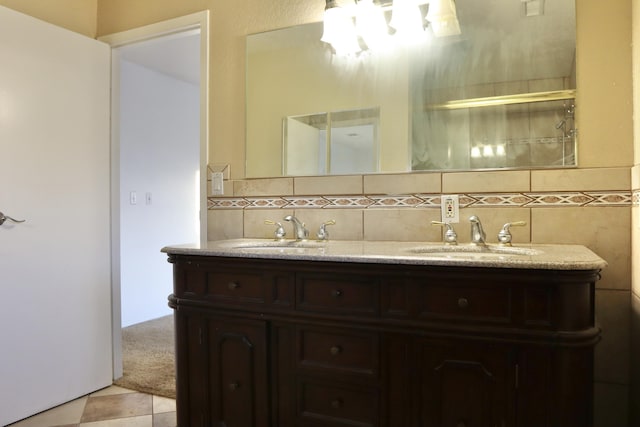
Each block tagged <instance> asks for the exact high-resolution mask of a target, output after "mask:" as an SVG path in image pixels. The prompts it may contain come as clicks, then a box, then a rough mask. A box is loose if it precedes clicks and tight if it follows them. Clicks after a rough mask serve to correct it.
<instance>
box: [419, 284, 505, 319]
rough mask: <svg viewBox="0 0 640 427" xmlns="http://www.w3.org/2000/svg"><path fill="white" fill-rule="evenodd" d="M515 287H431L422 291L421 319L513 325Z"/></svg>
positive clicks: (452, 285)
mask: <svg viewBox="0 0 640 427" xmlns="http://www.w3.org/2000/svg"><path fill="white" fill-rule="evenodd" d="M511 303H512V301H511V288H510V287H508V286H489V285H469V286H460V285H456V284H451V285H449V284H443V285H427V286H422V287H421V289H420V298H419V301H418V304H419V310H418V312H419V316H420V317H421V318H433V319H437V318H442V319H456V318H458V319H466V320H476V321H485V322H494V323H509V322H511V317H512V309H511Z"/></svg>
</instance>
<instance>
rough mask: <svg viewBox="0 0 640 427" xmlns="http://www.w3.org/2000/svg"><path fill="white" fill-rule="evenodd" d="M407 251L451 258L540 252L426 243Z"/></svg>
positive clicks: (529, 254) (506, 247)
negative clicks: (426, 244)
mask: <svg viewBox="0 0 640 427" xmlns="http://www.w3.org/2000/svg"><path fill="white" fill-rule="evenodd" d="M408 252H410V253H413V254H423V255H426V256H442V257H451V258H502V257H514V256H515V257H518V256H520V257H528V256H533V255H539V254H540V251H538V250H536V249H531V248H521V247H513V246H498V245H487V246H476V245H440V246H437V245H435V246H434V245H428V246H418V247H414V248H410V249H409V250H408Z"/></svg>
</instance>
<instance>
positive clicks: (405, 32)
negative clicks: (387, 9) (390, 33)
mask: <svg viewBox="0 0 640 427" xmlns="http://www.w3.org/2000/svg"><path fill="white" fill-rule="evenodd" d="M429 7H431V5H429ZM389 26H391V27H392V28H393V29H395V30H396V36H400V37H402V38H405V39H407V40H410V39H412V38H413V37H416V36H421V35H423V34H424V25H423V23H422V12H421V11H420V6H419V3H418V1H417V0H394V1H393V9H392V15H391V22H390V23H389Z"/></svg>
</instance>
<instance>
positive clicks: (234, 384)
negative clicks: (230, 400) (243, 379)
mask: <svg viewBox="0 0 640 427" xmlns="http://www.w3.org/2000/svg"><path fill="white" fill-rule="evenodd" d="M239 388H240V383H239V382H237V381H235V382H232V383H231V384H229V390H231V391H235V390H237V389H239Z"/></svg>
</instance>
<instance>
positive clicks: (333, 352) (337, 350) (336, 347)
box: [329, 345, 342, 356]
mask: <svg viewBox="0 0 640 427" xmlns="http://www.w3.org/2000/svg"><path fill="white" fill-rule="evenodd" d="M329 351H330V352H331V355H332V356H337V355H339V354H340V353H342V347H340V346H339V345H334V346H333V347H331V349H330V350H329Z"/></svg>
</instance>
